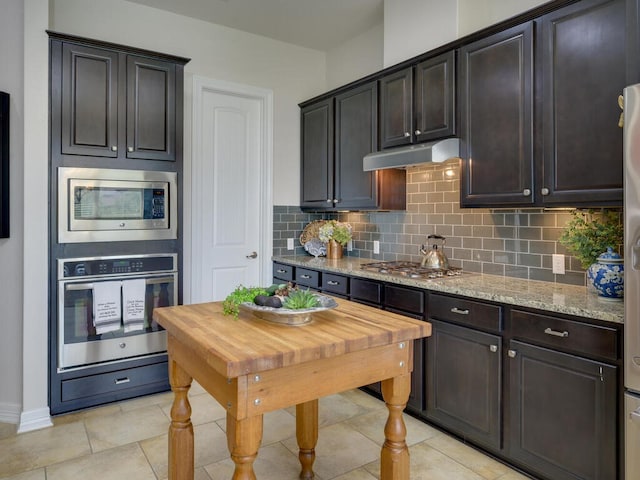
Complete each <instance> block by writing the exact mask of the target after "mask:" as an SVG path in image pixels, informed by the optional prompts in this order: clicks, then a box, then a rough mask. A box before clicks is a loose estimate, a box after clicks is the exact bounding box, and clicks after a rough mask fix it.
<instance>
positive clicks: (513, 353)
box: [507, 350, 517, 358]
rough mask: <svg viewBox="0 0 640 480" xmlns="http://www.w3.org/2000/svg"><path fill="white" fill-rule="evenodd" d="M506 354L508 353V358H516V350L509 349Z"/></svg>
mask: <svg viewBox="0 0 640 480" xmlns="http://www.w3.org/2000/svg"><path fill="white" fill-rule="evenodd" d="M507 355H509V357H510V358H516V355H517V352H516V351H515V350H509V351H507Z"/></svg>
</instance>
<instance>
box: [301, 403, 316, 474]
mask: <svg viewBox="0 0 640 480" xmlns="http://www.w3.org/2000/svg"><path fill="white" fill-rule="evenodd" d="M296 438H297V440H298V448H299V449H300V450H299V452H298V458H299V459H300V465H301V467H302V470H301V471H300V478H301V479H302V480H311V479H312V478H313V477H314V473H313V462H314V461H315V459H316V445H317V443H318V399H315V400H311V401H310V402H305V403H300V404H298V405H296Z"/></svg>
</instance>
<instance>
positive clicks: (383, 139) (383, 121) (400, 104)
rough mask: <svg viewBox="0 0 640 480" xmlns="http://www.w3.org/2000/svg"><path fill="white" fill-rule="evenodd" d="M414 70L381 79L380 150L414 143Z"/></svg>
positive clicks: (407, 69) (408, 69)
mask: <svg viewBox="0 0 640 480" xmlns="http://www.w3.org/2000/svg"><path fill="white" fill-rule="evenodd" d="M412 99H413V69H412V68H406V69H404V70H401V71H399V72H396V73H392V74H390V75H387V76H386V77H383V78H382V79H380V148H389V147H397V146H400V145H409V144H410V143H411V142H412V141H413V128H412V125H411V123H412V120H413V109H412V105H413V100H412Z"/></svg>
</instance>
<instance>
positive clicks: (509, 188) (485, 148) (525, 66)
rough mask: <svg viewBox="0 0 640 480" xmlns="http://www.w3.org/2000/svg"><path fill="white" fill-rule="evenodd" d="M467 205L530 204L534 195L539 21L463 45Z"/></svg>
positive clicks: (463, 199)
mask: <svg viewBox="0 0 640 480" xmlns="http://www.w3.org/2000/svg"><path fill="white" fill-rule="evenodd" d="M459 58H460V69H459V71H460V82H459V85H460V91H459V98H460V155H461V157H462V160H463V161H462V170H461V182H460V189H461V204H462V205H463V206H491V205H502V206H506V205H523V206H526V205H530V204H532V203H533V202H534V196H533V194H532V193H533V165H534V163H533V161H534V156H533V95H532V75H533V27H532V23H531V22H529V23H526V24H524V25H519V26H517V27H514V28H511V29H509V30H505V31H504V32H500V33H498V34H495V35H491V36H489V37H486V38H484V39H482V40H479V41H477V42H474V43H472V44H469V45H466V46H464V47H462V48H461V49H460V56H459Z"/></svg>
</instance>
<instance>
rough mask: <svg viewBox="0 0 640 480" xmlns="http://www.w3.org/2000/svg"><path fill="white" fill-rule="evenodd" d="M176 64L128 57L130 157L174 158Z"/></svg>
mask: <svg viewBox="0 0 640 480" xmlns="http://www.w3.org/2000/svg"><path fill="white" fill-rule="evenodd" d="M175 91H176V67H175V64H173V63H171V62H165V61H161V60H155V59H151V58H144V57H137V56H134V55H129V56H128V57H127V157H128V158H139V159H145V160H174V159H175V151H176V142H175V130H176V112H175V105H176V101H175Z"/></svg>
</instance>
